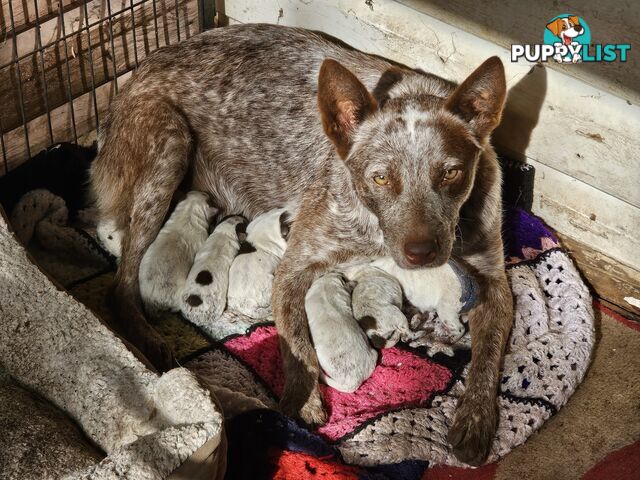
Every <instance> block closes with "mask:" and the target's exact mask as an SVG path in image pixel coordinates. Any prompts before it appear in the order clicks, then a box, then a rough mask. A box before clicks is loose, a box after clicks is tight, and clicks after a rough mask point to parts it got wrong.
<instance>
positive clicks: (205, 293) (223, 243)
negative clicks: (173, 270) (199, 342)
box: [180, 215, 247, 327]
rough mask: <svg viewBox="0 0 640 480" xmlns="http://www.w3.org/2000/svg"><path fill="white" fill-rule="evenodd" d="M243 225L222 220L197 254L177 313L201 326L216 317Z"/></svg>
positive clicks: (238, 220)
mask: <svg viewBox="0 0 640 480" xmlns="http://www.w3.org/2000/svg"><path fill="white" fill-rule="evenodd" d="M246 227H247V223H246V219H245V218H244V217H241V216H238V215H234V216H231V217H228V218H226V219H225V220H223V221H222V222H221V223H220V224H219V225H218V226H217V227H216V228H215V230H214V231H213V233H211V235H209V238H207V240H206V242H204V245H203V247H202V248H201V249H200V250H199V251H198V253H197V255H196V258H195V261H194V262H193V267H192V268H191V271H190V272H189V276H188V277H187V282H186V284H185V287H184V289H183V291H182V296H181V301H180V310H181V311H182V314H183V315H184V316H185V317H186V318H187V319H189V320H190V321H191V322H193V323H195V324H196V325H199V326H201V327H202V326H204V325H205V324H206V323H208V322H212V321H215V320H217V319H218V318H220V316H221V315H222V312H224V309H225V307H226V305H227V291H228V288H229V269H230V268H231V264H232V262H233V259H234V258H235V257H236V255H237V254H238V250H239V249H240V241H241V240H242V239H243V238H244V232H245V230H246Z"/></svg>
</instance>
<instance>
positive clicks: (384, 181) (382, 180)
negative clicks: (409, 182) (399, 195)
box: [373, 175, 389, 187]
mask: <svg viewBox="0 0 640 480" xmlns="http://www.w3.org/2000/svg"><path fill="white" fill-rule="evenodd" d="M373 181H374V182H376V183H377V184H378V185H380V186H382V187H384V186H385V185H389V179H388V178H387V177H386V176H384V175H376V176H375V177H373Z"/></svg>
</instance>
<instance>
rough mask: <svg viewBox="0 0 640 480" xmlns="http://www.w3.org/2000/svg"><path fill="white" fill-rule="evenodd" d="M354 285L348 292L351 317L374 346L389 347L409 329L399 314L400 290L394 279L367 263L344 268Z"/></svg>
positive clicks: (400, 307) (403, 315) (404, 319)
mask: <svg viewBox="0 0 640 480" xmlns="http://www.w3.org/2000/svg"><path fill="white" fill-rule="evenodd" d="M344 273H345V275H346V276H347V278H348V279H349V280H350V281H352V282H355V284H356V286H355V288H354V289H353V293H352V295H351V305H352V307H353V316H354V317H355V318H356V320H357V321H358V322H359V323H360V327H361V328H362V329H363V330H364V331H365V333H366V334H367V336H368V337H369V340H371V343H372V344H373V346H374V347H376V348H389V347H393V346H394V345H395V344H396V343H398V341H399V340H400V339H401V338H402V337H403V335H405V334H406V333H407V332H409V322H408V321H407V317H406V316H405V314H404V313H402V289H401V288H400V284H399V283H398V281H397V280H396V279H395V278H394V277H392V276H391V275H389V274H388V273H386V272H383V271H382V270H380V269H379V268H376V267H372V266H371V265H360V266H355V267H351V268H348V269H346V270H345V271H344Z"/></svg>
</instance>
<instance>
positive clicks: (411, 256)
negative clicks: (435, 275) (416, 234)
mask: <svg viewBox="0 0 640 480" xmlns="http://www.w3.org/2000/svg"><path fill="white" fill-rule="evenodd" d="M436 255H438V242H436V241H435V240H432V239H423V240H420V241H410V242H407V243H405V244H404V256H405V257H407V260H408V261H409V263H410V264H412V265H428V264H429V263H431V262H433V261H434V260H435V258H436Z"/></svg>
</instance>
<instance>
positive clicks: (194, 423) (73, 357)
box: [0, 209, 223, 480]
mask: <svg viewBox="0 0 640 480" xmlns="http://www.w3.org/2000/svg"><path fill="white" fill-rule="evenodd" d="M1 213H2V212H1V209H0V285H1V288H0V318H1V319H2V321H0V366H1V367H2V370H3V374H2V382H1V383H0V399H3V400H4V402H3V407H2V408H3V413H2V414H1V415H0V422H5V425H13V427H14V428H13V429H12V428H8V429H3V431H1V432H0V452H12V450H10V447H15V446H16V444H17V443H20V442H22V444H23V445H22V446H23V447H25V448H23V449H22V450H20V451H19V452H16V451H15V449H14V451H13V453H14V455H11V454H3V453H0V471H1V472H2V473H1V474H0V477H2V478H3V479H5V478H16V479H17V478H20V479H24V478H60V477H64V478H74V479H75V478H92V479H103V478H104V479H107V478H135V479H154V480H157V479H163V478H167V477H169V476H170V475H171V473H172V472H174V471H175V470H176V469H177V468H178V467H179V466H180V465H182V464H183V463H184V462H185V460H187V459H188V458H189V457H190V456H191V455H193V454H194V453H195V452H196V451H197V450H198V449H200V448H201V447H203V446H204V445H205V444H207V446H208V447H209V448H211V449H212V451H215V450H216V448H218V447H219V445H220V444H221V442H222V441H223V430H222V422H223V416H222V414H221V412H220V410H219V409H218V408H217V406H216V404H215V402H214V401H213V399H212V397H211V393H210V392H209V390H208V389H206V388H203V387H202V386H201V385H200V383H199V382H198V381H197V380H196V378H195V377H194V375H193V374H192V373H190V372H189V371H188V370H186V369H182V368H178V369H174V370H171V371H170V372H168V373H166V374H164V375H162V376H159V375H157V374H155V373H153V372H151V371H149V370H148V369H147V368H146V367H145V366H144V365H143V364H142V363H141V362H140V361H138V360H137V359H136V357H135V356H134V355H133V354H132V353H131V352H130V351H129V350H127V348H126V347H125V345H124V344H123V343H122V342H121V341H120V340H119V339H118V338H117V337H116V336H114V334H113V333H112V332H111V331H110V330H109V329H107V328H106V327H105V326H104V325H103V324H102V323H101V322H100V321H99V320H98V319H97V318H96V317H95V316H94V314H93V313H92V312H91V311H89V310H88V309H87V308H86V307H85V306H84V305H83V304H81V303H79V302H77V301H76V300H74V298H73V297H71V296H70V295H69V294H68V293H67V292H66V291H64V290H62V289H60V288H58V287H57V286H56V285H55V284H54V283H53V282H52V281H51V280H50V279H49V278H47V276H45V275H44V274H43V273H42V272H41V271H40V270H39V269H38V267H36V266H35V265H34V264H33V263H32V262H31V260H30V258H29V256H28V255H27V252H26V251H25V249H24V248H23V246H22V245H21V244H20V243H19V241H18V240H17V238H16V236H15V235H14V234H13V233H12V231H11V229H10V228H9V226H8V224H7V222H6V219H5V218H4V217H3V215H1ZM52 225H53V224H51V225H48V226H46V227H45V228H46V229H47V231H46V232H41V234H43V235H46V234H48V233H52V232H53V233H55V232H54V231H55V230H56V227H55V226H52ZM58 233H59V232H58ZM8 376H10V377H11V378H8ZM25 388H26V389H28V390H32V391H34V392H38V393H39V395H40V396H41V397H43V398H44V399H46V400H48V402H50V404H51V405H52V406H55V407H57V410H56V409H54V408H52V407H49V406H46V405H45V408H40V407H42V404H43V401H42V400H41V399H40V397H37V396H35V395H34V394H32V393H29V391H28V390H25ZM5 402H6V403H5ZM5 405H6V406H9V405H13V407H11V411H8V409H6V410H4V409H5ZM36 406H38V408H35V407H36ZM31 407H33V408H31ZM20 412H24V413H23V414H21V413H20ZM28 412H33V413H32V415H33V417H34V418H33V419H35V420H37V421H39V422H40V423H39V426H38V425H36V426H35V427H34V428H32V429H31V430H29V429H28V428H26V429H23V430H22V433H24V434H27V433H28V432H29V431H31V432H32V433H33V432H41V433H42V432H44V431H46V428H45V426H49V427H50V426H51V425H60V422H58V420H60V418H61V417H64V416H65V415H64V414H63V413H62V412H64V413H65V414H66V415H68V416H69V417H71V418H72V419H73V420H74V421H75V422H76V424H77V426H78V427H79V428H80V429H81V430H82V432H83V433H84V435H86V437H88V439H89V440H90V442H91V443H93V444H94V445H95V446H97V447H99V449H101V450H102V451H103V452H104V453H105V454H106V457H105V458H103V459H102V460H101V461H97V460H98V459H99V457H100V456H102V454H100V453H99V450H98V449H96V448H95V447H91V446H88V445H86V443H87V442H86V440H83V439H82V435H81V434H80V432H79V431H78V430H77V429H75V428H71V427H70V428H68V430H69V431H68V432H66V433H65V432H63V431H62V430H64V428H67V427H60V428H58V429H57V430H56V429H54V432H56V435H58V436H59V437H60V438H61V439H64V440H61V442H67V443H68V444H67V445H62V446H60V445H59V446H58V448H59V450H57V451H56V450H55V449H54V451H53V453H54V454H56V453H57V454H58V455H59V456H60V455H61V454H62V453H65V454H70V456H71V457H72V456H73V455H72V454H73V453H74V452H75V453H76V454H77V457H76V458H75V459H74V460H73V461H69V462H67V463H66V464H63V465H62V464H60V463H61V462H58V463H56V462H53V463H51V462H47V461H44V460H46V459H42V458H39V457H38V458H39V460H38V461H36V462H32V457H33V459H36V458H37V455H38V454H44V453H46V452H42V451H41V450H38V449H37V447H38V445H33V448H32V450H38V453H37V454H36V453H33V452H31V453H30V451H29V450H28V449H26V447H28V446H29V445H27V443H31V442H34V441H38V436H37V435H35V436H34V438H31V439H24V438H22V439H20V438H17V437H18V435H17V434H18V433H19V428H18V426H17V425H18V424H19V423H20V422H18V420H24V418H23V416H24V415H27V414H28ZM33 419H29V420H33ZM60 421H61V422H62V423H64V421H62V420H60ZM11 422H14V423H11ZM15 422H17V423H15ZM36 423H37V422H36ZM61 429H62V430H61ZM63 434H64V435H63ZM67 434H68V435H67ZM53 436H55V435H53ZM47 437H49V438H48V439H49V440H50V439H51V437H52V435H48V436H47ZM40 438H41V440H44V438H43V436H42V435H41V437H40ZM69 442H72V443H69ZM76 442H78V443H76ZM83 442H84V444H85V445H81V444H82V443H83ZM17 446H18V447H20V445H17ZM45 446H46V444H45ZM78 452H82V453H78ZM25 462H31V463H29V464H27V463H25ZM62 463H64V462H62ZM26 465H30V466H31V467H33V468H31V469H29V468H27V469H25V466H26ZM38 466H40V467H41V468H40V470H38ZM57 468H59V470H57V471H55V470H56V469H57Z"/></svg>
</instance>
